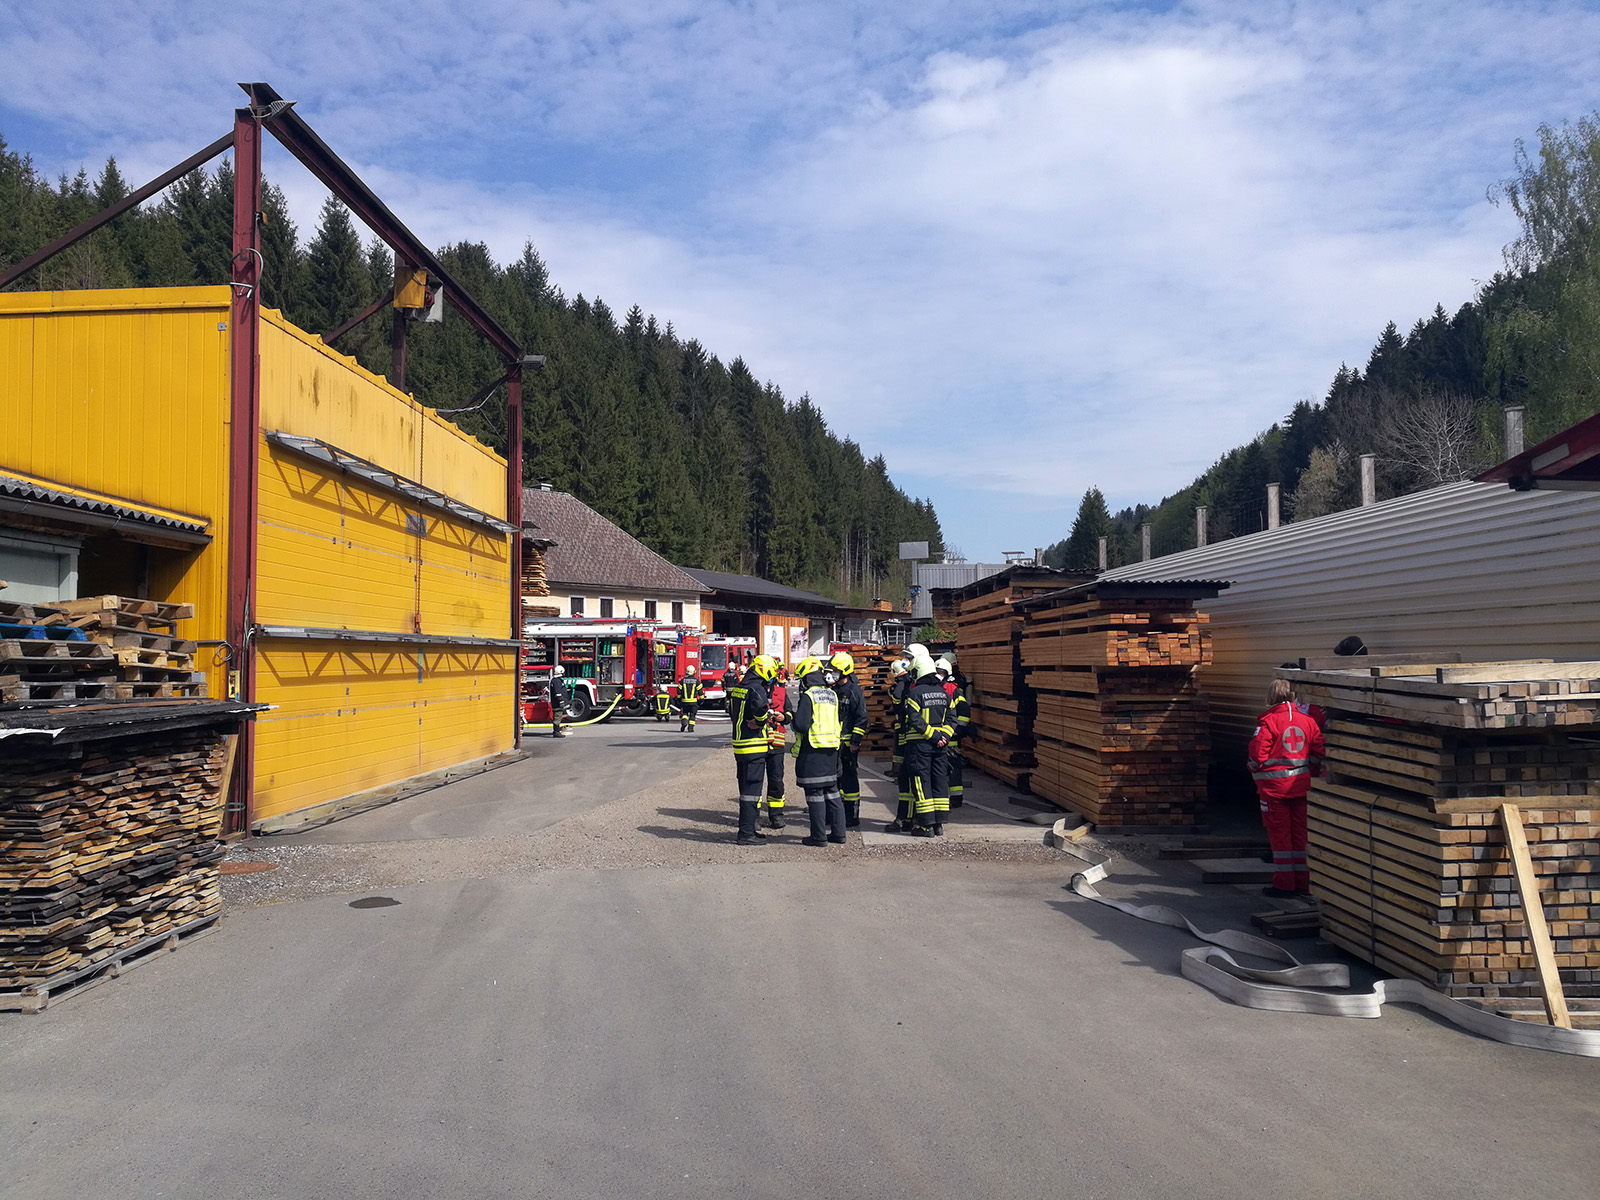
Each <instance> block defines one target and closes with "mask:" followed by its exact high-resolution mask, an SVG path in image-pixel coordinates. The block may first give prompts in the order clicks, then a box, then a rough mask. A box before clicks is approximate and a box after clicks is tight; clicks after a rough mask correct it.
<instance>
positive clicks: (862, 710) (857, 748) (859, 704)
mask: <svg viewBox="0 0 1600 1200" xmlns="http://www.w3.org/2000/svg"><path fill="white" fill-rule="evenodd" d="M828 665H829V666H830V667H832V668H833V676H834V678H833V690H834V691H835V692H836V693H837V694H838V696H839V719H840V721H841V722H843V725H844V744H843V745H841V746H840V747H839V794H840V796H841V797H843V800H844V823H845V826H846V827H847V828H850V829H854V828H855V827H856V826H858V825H860V824H861V774H860V761H861V739H862V738H864V737H866V736H867V698H866V696H865V695H864V694H863V693H862V691H861V684H860V683H858V682H857V681H856V660H855V659H853V658H851V657H850V653H849V651H847V650H839V651H836V652H835V653H834V655H833V657H832V658H830V659H829V660H828Z"/></svg>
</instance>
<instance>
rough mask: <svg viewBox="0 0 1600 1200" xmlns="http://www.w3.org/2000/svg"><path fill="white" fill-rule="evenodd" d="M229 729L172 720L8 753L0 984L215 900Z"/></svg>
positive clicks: (1, 799) (93, 955)
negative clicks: (67, 746) (70, 745)
mask: <svg viewBox="0 0 1600 1200" xmlns="http://www.w3.org/2000/svg"><path fill="white" fill-rule="evenodd" d="M232 749H233V739H232V738H231V737H228V736H225V735H224V734H223V733H222V732H220V731H219V730H217V729H214V728H212V729H204V728H202V729H192V728H186V729H177V730H172V731H169V732H165V733H160V734H153V735H152V734H146V735H142V736H139V737H121V738H110V739H105V740H101V741H97V742H92V743H89V744H87V746H86V747H85V748H84V750H83V753H82V756H81V757H73V756H70V755H68V754H66V753H62V752H60V751H58V750H52V751H47V752H45V753H43V754H28V753H23V752H21V751H15V752H8V753H7V754H6V756H5V758H4V761H3V769H0V992H3V991H4V990H6V989H13V990H14V989H22V988H29V987H37V986H39V985H41V984H44V983H47V982H48V981H49V980H51V979H53V978H56V977H59V976H61V975H64V974H67V973H71V972H79V971H81V970H83V969H84V968H85V967H91V966H93V965H94V964H96V963H98V962H102V961H104V960H109V959H112V958H114V957H116V956H117V955H118V954H120V953H124V952H126V951H127V950H128V949H129V948H130V947H134V946H137V945H140V944H142V943H146V942H150V941H151V940H152V939H159V938H162V937H164V936H166V935H168V934H170V933H171V932H172V931H173V930H175V929H179V928H180V927H184V926H190V925H192V924H193V923H194V922H197V921H202V920H204V919H206V918H208V917H214V916H215V915H216V913H217V912H218V911H219V910H220V909H221V906H222V901H221V897H220V895H219V892H218V869H217V862H218V861H219V860H220V859H221V857H222V853H223V847H222V844H221V843H220V842H219V841H218V840H217V838H218V834H219V833H220V831H221V826H222V811H223V805H222V790H223V780H224V778H225V774H226V772H227V770H228V769H229V766H230V764H231V759H232Z"/></svg>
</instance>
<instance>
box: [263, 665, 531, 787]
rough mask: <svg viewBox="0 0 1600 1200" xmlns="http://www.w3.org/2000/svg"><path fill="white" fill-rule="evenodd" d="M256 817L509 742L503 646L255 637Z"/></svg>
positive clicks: (511, 678)
mask: <svg viewBox="0 0 1600 1200" xmlns="http://www.w3.org/2000/svg"><path fill="white" fill-rule="evenodd" d="M257 647H258V648H257V656H256V662H257V676H256V693H257V698H258V699H260V700H262V701H264V702H266V703H269V704H276V705H278V708H277V709H276V710H275V711H273V712H270V713H264V714H262V716H261V717H259V718H258V719H257V724H256V728H257V734H256V797H255V799H256V804H255V815H256V817H257V819H266V818H269V817H275V816H280V815H282V814H284V813H288V812H294V811H296V810H298V809H302V808H307V807H310V806H311V805H314V804H321V803H324V802H325V801H328V800H337V799H340V798H341V797H344V796H348V795H351V794H352V793H355V792H361V791H366V790H367V789H369V788H375V787H382V786H383V785H384V784H388V783H395V782H397V781H399V780H402V779H406V778H409V777H410V776H413V775H418V774H422V773H425V772H428V771H434V770H438V769H440V768H443V767H448V766H453V765H454V764H456V763H459V762H466V761H470V760H471V759H474V758H482V757H485V756H487V755H490V754H497V753H499V752H500V751H502V750H507V749H510V747H511V744H512V722H513V712H514V710H513V706H512V697H513V694H514V691H515V687H516V660H515V653H514V652H513V651H511V650H495V649H469V648H462V649H441V648H438V647H410V646H404V647H401V646H360V647H351V646H345V645H338V644H334V643H325V642H303V641H294V642H290V641H266V640H263V641H261V642H259V643H258V644H257Z"/></svg>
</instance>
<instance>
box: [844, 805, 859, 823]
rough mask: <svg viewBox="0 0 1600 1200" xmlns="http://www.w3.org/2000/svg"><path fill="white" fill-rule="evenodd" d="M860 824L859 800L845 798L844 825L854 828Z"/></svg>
mask: <svg viewBox="0 0 1600 1200" xmlns="http://www.w3.org/2000/svg"><path fill="white" fill-rule="evenodd" d="M860 824H861V801H859V800H846V801H845V802H844V827H845V828H846V829H854V828H855V827H856V826H857V825H860Z"/></svg>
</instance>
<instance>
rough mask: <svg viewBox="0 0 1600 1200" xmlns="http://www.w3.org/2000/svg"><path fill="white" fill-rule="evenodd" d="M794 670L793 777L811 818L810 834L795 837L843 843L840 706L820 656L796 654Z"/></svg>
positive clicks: (803, 842) (808, 841)
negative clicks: (796, 660) (796, 659)
mask: <svg viewBox="0 0 1600 1200" xmlns="http://www.w3.org/2000/svg"><path fill="white" fill-rule="evenodd" d="M794 674H795V686H794V690H795V692H796V697H795V702H794V781H795V783H796V784H798V785H799V787H800V789H801V791H803V792H804V793H805V797H806V813H807V815H808V816H810V818H811V836H809V837H804V838H801V839H800V844H801V845H803V846H826V845H827V844H828V843H829V842H843V841H844V838H845V833H844V830H845V810H844V798H843V797H842V796H841V795H840V793H839V751H840V749H841V748H842V745H843V742H844V718H843V714H842V707H843V706H842V705H841V704H840V703H839V695H838V693H837V692H835V691H834V690H833V688H831V687H830V686H828V672H827V671H826V669H825V668H824V667H823V665H822V660H821V659H820V658H804V659H801V660H800V664H799V665H798V666H796V667H795V669H794ZM824 825H826V829H824Z"/></svg>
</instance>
